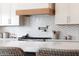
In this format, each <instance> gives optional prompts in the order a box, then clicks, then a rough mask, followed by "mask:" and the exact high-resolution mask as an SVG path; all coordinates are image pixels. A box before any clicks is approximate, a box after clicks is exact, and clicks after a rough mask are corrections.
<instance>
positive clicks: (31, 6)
mask: <svg viewBox="0 0 79 59" xmlns="http://www.w3.org/2000/svg"><path fill="white" fill-rule="evenodd" d="M48 7H49V4H48V3H18V4H17V10H26V9H37V8H48Z"/></svg>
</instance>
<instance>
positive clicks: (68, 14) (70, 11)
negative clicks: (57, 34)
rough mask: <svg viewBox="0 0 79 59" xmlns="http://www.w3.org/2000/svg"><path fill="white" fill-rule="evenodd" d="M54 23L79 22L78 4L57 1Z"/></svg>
mask: <svg viewBox="0 0 79 59" xmlns="http://www.w3.org/2000/svg"><path fill="white" fill-rule="evenodd" d="M55 24H79V4H78V3H57V4H56V15H55Z"/></svg>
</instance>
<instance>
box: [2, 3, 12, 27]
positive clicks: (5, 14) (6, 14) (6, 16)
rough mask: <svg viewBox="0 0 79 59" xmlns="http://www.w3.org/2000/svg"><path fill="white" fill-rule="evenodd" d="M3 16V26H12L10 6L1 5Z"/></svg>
mask: <svg viewBox="0 0 79 59" xmlns="http://www.w3.org/2000/svg"><path fill="white" fill-rule="evenodd" d="M1 12H2V14H1V16H2V25H8V24H11V18H10V15H11V14H10V4H6V3H3V4H2V5H1Z"/></svg>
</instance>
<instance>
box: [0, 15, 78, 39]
mask: <svg viewBox="0 0 79 59" xmlns="http://www.w3.org/2000/svg"><path fill="white" fill-rule="evenodd" d="M54 18H55V17H54V16H49V15H33V16H30V17H28V18H27V17H25V18H24V19H25V20H24V24H25V25H24V26H18V27H1V28H0V30H1V32H10V33H16V35H17V36H22V35H25V34H27V33H29V35H30V36H41V37H43V36H45V37H46V36H47V37H52V34H53V33H52V31H53V30H58V31H60V32H61V35H60V37H61V38H63V37H64V36H65V35H71V36H73V40H76V39H79V25H65V26H59V25H55V24H54V23H55V22H54V21H55V19H54ZM47 25H49V29H48V31H47V32H42V31H40V30H38V27H39V26H47Z"/></svg>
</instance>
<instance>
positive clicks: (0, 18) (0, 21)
mask: <svg viewBox="0 0 79 59" xmlns="http://www.w3.org/2000/svg"><path fill="white" fill-rule="evenodd" d="M1 5H2V4H1V3H0V25H2V12H1Z"/></svg>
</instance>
